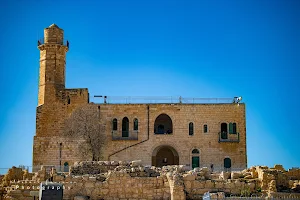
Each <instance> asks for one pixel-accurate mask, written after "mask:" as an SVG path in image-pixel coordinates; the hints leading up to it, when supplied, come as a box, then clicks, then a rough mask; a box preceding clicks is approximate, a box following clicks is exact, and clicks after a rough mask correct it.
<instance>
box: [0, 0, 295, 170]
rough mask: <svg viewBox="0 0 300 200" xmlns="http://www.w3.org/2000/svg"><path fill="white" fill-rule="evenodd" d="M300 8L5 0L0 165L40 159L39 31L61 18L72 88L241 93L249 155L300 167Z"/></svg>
mask: <svg viewBox="0 0 300 200" xmlns="http://www.w3.org/2000/svg"><path fill="white" fill-rule="evenodd" d="M299 9H300V1H297V0H281V1H280V0H269V1H267V0H251V1H248V0H244V1H240V0H228V1H225V0H207V1H204V0H203V1H202V0H197V1H196V0H195V1H189V0H177V1H176V0H169V1H168V0H163V1H162V0H151V1H148V0H126V1H125V0H110V1H104V0H99V1H56V0H53V1H44V0H40V1H25V0H24V1H21V0H20V1H14V0H12V1H8V0H4V1H2V2H1V6H0V22H1V31H0V44H1V48H0V56H1V59H0V83H1V86H2V87H1V99H0V100H1V104H0V113H1V114H0V141H1V144H0V168H8V167H11V166H12V165H20V164H23V165H27V166H31V165H32V143H33V136H34V134H35V111H36V106H37V92H38V69H39V50H38V49H37V40H38V39H39V38H41V37H43V29H44V28H46V27H48V26H49V25H51V24H52V23H56V24H57V25H58V26H59V27H61V28H62V29H64V31H65V38H66V39H68V40H69V41H70V50H69V52H68V54H67V74H66V75H67V78H66V86H67V87H68V88H77V87H87V88H89V91H90V94H91V96H93V95H95V94H104V95H108V96H125V95H127V96H179V95H181V96H183V97H205V98H206V97H234V96H242V97H243V101H244V102H245V103H246V109H247V112H246V118H247V148H248V149H247V151H248V165H249V166H252V165H268V166H273V165H274V164H276V163H280V164H283V165H284V167H286V168H290V167H300V154H299V142H300V136H299V128H298V127H299V123H298V118H299V114H300V109H299V103H298V101H299V99H300V90H299V86H300V81H299V75H300V73H299V64H300V62H299V61H300V48H299V47H300V37H299V36H300V28H299V23H300V12H299ZM91 100H92V101H94V99H93V98H91ZM0 172H1V171H0Z"/></svg>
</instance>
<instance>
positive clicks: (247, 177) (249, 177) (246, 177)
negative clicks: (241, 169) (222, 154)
mask: <svg viewBox="0 0 300 200" xmlns="http://www.w3.org/2000/svg"><path fill="white" fill-rule="evenodd" d="M252 178H253V177H252V175H251V174H250V175H247V176H245V177H244V179H252Z"/></svg>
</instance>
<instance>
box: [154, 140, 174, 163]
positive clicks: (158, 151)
mask: <svg viewBox="0 0 300 200" xmlns="http://www.w3.org/2000/svg"><path fill="white" fill-rule="evenodd" d="M152 165H153V166H156V167H162V166H165V165H179V155H178V152H177V151H176V149H175V148H174V147H172V146H170V145H160V146H157V147H156V148H155V149H154V150H153V152H152Z"/></svg>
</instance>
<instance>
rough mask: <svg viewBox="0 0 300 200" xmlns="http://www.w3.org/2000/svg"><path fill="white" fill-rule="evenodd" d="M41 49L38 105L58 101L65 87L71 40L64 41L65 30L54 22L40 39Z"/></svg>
mask: <svg viewBox="0 0 300 200" xmlns="http://www.w3.org/2000/svg"><path fill="white" fill-rule="evenodd" d="M38 49H39V50H40V74H39V95H38V106H40V105H43V104H47V103H51V102H53V101H56V96H57V94H58V93H59V92H61V91H62V90H64V89H65V69H66V52H67V51H68V49H69V42H68V41H67V42H66V43H64V31H63V30H62V29H60V28H59V27H58V26H57V25H55V24H52V25H51V26H49V27H48V28H45V29H44V38H43V39H42V40H39V41H38Z"/></svg>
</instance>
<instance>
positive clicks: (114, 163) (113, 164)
mask: <svg viewBox="0 0 300 200" xmlns="http://www.w3.org/2000/svg"><path fill="white" fill-rule="evenodd" d="M110 165H112V166H118V165H119V162H118V161H111V162H110Z"/></svg>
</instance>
